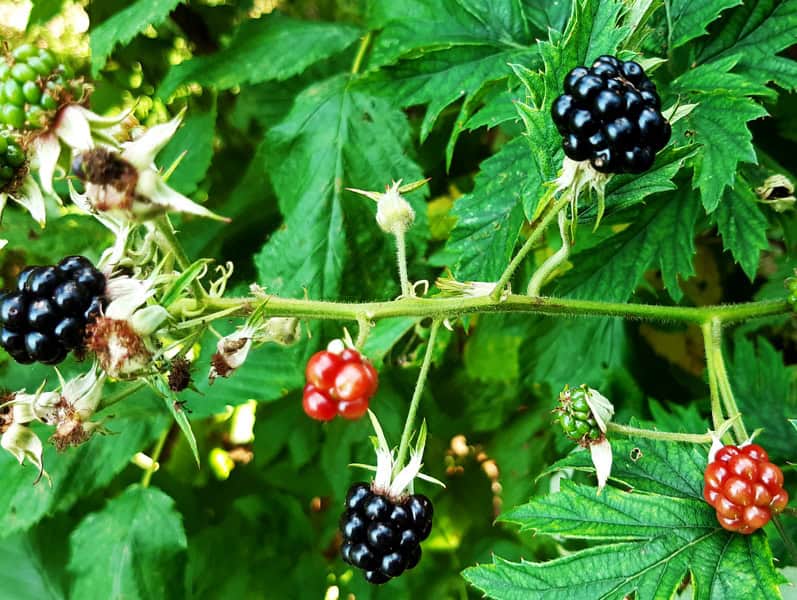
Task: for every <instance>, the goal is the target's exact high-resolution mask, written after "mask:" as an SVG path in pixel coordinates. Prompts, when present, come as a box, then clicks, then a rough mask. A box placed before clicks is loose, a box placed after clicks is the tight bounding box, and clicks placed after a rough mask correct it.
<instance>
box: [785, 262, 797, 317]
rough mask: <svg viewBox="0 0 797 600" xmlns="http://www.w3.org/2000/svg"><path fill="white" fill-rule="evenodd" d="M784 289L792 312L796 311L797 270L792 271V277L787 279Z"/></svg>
mask: <svg viewBox="0 0 797 600" xmlns="http://www.w3.org/2000/svg"><path fill="white" fill-rule="evenodd" d="M786 289H788V290H789V297H788V299H787V300H788V302H789V304H791V307H792V310H795V311H797V269H795V270H794V277H789V278H788V279H787V280H786Z"/></svg>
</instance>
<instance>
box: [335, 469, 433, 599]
mask: <svg viewBox="0 0 797 600" xmlns="http://www.w3.org/2000/svg"><path fill="white" fill-rule="evenodd" d="M345 507H346V508H345V510H344V512H343V515H342V516H341V519H340V532H341V535H342V538H343V540H342V543H341V547H340V556H341V558H342V559H343V561H344V562H347V563H349V564H351V565H353V566H355V567H357V568H359V569H362V570H363V571H364V572H365V579H366V581H368V582H370V583H373V584H381V583H385V582H387V581H388V580H390V579H392V578H393V577H398V576H399V575H401V574H402V573H403V572H404V571H406V570H409V569H412V568H413V567H415V566H416V565H417V564H418V561H419V560H420V558H421V547H420V543H421V541H423V540H424V539H426V538H427V537H428V536H429V533H430V531H431V529H432V515H433V512H434V510H433V508H432V502H431V501H430V500H429V499H428V498H427V497H426V496H423V495H420V494H417V495H410V496H404V497H401V498H391V497H388V496H386V495H384V494H383V493H381V492H379V491H378V490H377V491H373V490H372V489H371V486H369V485H368V484H365V483H356V484H354V485H353V486H352V487H351V488H350V489H349V492H348V494H347V496H346V502H345Z"/></svg>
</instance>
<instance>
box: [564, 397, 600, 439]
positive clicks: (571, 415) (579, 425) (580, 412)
mask: <svg viewBox="0 0 797 600" xmlns="http://www.w3.org/2000/svg"><path fill="white" fill-rule="evenodd" d="M587 391H588V389H587V388H586V387H585V386H582V387H579V388H575V389H570V388H569V387H566V388H565V389H564V391H562V393H561V394H559V406H558V408H557V409H556V412H557V413H558V414H559V424H560V425H561V427H562V430H563V431H564V433H565V435H566V436H567V437H569V438H570V439H571V440H573V441H574V442H578V443H579V444H581V445H583V446H587V445H589V443H590V442H593V441H599V440H601V439H602V438H603V432H602V431H601V429H600V427H598V422H597V421H596V420H595V417H594V415H593V414H592V409H591V408H590V406H589V403H588V402H587Z"/></svg>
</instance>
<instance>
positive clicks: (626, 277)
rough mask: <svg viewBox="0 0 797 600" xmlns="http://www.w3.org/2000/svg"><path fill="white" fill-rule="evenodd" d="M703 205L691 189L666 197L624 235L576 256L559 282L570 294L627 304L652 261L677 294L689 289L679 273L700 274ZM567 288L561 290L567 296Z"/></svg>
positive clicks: (647, 209) (559, 287) (643, 213)
mask: <svg viewBox="0 0 797 600" xmlns="http://www.w3.org/2000/svg"><path fill="white" fill-rule="evenodd" d="M699 210H700V205H699V204H698V203H697V201H696V199H695V198H694V196H693V195H692V194H690V193H689V191H688V190H685V191H678V192H676V193H673V194H668V195H667V196H661V197H659V198H658V199H657V200H654V201H652V202H650V203H649V204H648V205H647V206H645V208H644V209H643V210H642V211H641V212H640V213H639V214H638V215H636V216H635V218H634V221H633V223H631V225H629V226H628V227H627V228H625V229H624V230H622V231H621V232H620V233H618V234H615V235H613V236H611V237H609V238H606V239H605V240H603V241H601V242H600V243H598V244H597V245H596V246H593V247H591V248H586V249H584V250H582V251H580V252H577V253H575V254H573V255H572V257H571V260H572V262H573V264H574V265H575V266H574V268H573V269H571V270H570V271H568V272H567V273H566V274H565V275H564V276H563V277H562V278H561V279H560V281H559V283H558V284H557V290H570V291H569V292H568V294H567V295H568V296H573V297H576V298H592V299H597V298H600V299H602V300H609V301H614V302H624V301H626V300H628V298H630V296H631V294H632V293H633V292H634V290H635V289H636V287H637V285H638V284H639V282H640V281H641V280H642V277H643V275H644V273H645V271H646V270H647V269H648V268H650V266H651V265H652V264H657V265H658V266H660V267H661V270H662V278H663V279H664V283H665V286H666V287H667V290H668V291H669V292H670V294H671V295H672V297H673V298H674V299H676V300H679V299H680V298H681V297H682V296H683V293H682V292H681V290H680V288H679V286H678V276H679V275H681V276H689V275H692V274H694V268H693V266H692V257H693V255H694V253H695V244H694V235H695V226H696V223H697V217H698V213H699ZM561 293H562V292H560V295H561Z"/></svg>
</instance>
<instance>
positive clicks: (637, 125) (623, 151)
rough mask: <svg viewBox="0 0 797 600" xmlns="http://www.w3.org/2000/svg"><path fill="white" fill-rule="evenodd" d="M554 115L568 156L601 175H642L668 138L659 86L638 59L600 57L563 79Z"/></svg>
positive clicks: (670, 131) (572, 71)
mask: <svg viewBox="0 0 797 600" xmlns="http://www.w3.org/2000/svg"><path fill="white" fill-rule="evenodd" d="M564 92H565V93H564V94H562V95H561V96H559V97H558V98H557V99H556V100H554V102H553V105H552V106H551V116H552V117H553V122H554V124H555V125H556V128H557V129H558V130H559V133H561V134H562V136H564V137H563V141H562V146H563V148H564V151H565V154H566V155H567V156H568V157H569V158H571V159H573V160H575V161H583V160H589V161H590V164H591V165H592V166H593V167H594V168H595V170H597V171H600V172H601V173H642V172H644V171H647V170H648V169H650V167H651V166H652V165H653V160H654V159H655V157H656V152H658V151H659V150H661V149H662V148H664V146H666V145H667V142H668V141H669V140H670V135H671V133H672V130H671V128H670V124H669V123H668V122H667V120H666V119H665V118H664V117H663V116H662V114H661V112H660V109H661V99H660V98H659V95H658V94H657V93H656V86H655V85H654V84H653V82H652V81H650V79H648V78H647V76H646V75H645V71H644V70H643V69H642V67H641V66H639V64H637V63H635V62H634V61H625V62H624V61H621V60H619V59H617V58H616V57H614V56H605V55H604V56H600V57H598V59H597V60H596V61H595V62H594V63H593V64H592V67H591V68H589V69H587V68H586V67H576V68H575V69H573V70H571V71H570V72H569V73H568V74H567V75H566V76H565V79H564Z"/></svg>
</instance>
